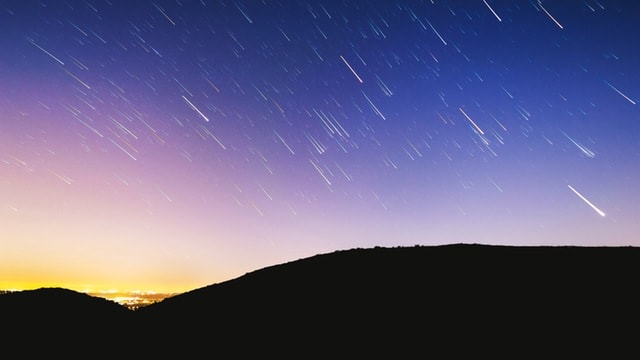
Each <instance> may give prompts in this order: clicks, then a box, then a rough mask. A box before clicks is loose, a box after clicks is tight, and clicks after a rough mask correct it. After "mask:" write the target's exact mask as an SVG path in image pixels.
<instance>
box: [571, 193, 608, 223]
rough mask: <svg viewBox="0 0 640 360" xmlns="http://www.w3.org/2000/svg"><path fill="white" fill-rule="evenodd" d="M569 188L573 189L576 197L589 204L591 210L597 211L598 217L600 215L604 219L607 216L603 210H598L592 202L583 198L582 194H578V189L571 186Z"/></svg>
mask: <svg viewBox="0 0 640 360" xmlns="http://www.w3.org/2000/svg"><path fill="white" fill-rule="evenodd" d="M567 186H568V187H569V189H571V191H573V192H574V193H575V194H576V195H578V197H580V199H582V200H583V201H584V202H586V203H587V205H589V206H591V208H592V209H593V210H595V211H596V212H597V213H598V215H600V216H602V217H604V216H606V214H605V213H604V212H603V211H602V210H600V209H598V208H597V207H596V206H595V205H593V204H592V203H591V201H589V200H587V198H585V197H584V196H582V194H580V193H579V192H578V190H576V189H574V188H573V187H571V185H567Z"/></svg>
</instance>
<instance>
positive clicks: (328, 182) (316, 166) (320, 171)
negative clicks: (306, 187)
mask: <svg viewBox="0 0 640 360" xmlns="http://www.w3.org/2000/svg"><path fill="white" fill-rule="evenodd" d="M309 162H310V163H311V165H313V167H314V168H315V169H316V171H317V172H318V174H320V176H322V178H323V179H324V181H326V182H327V184H329V185H331V181H329V179H327V177H326V176H324V172H323V171H322V169H320V168H319V167H318V165H316V164H315V163H314V162H313V160H311V159H309Z"/></svg>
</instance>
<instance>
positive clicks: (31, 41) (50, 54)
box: [29, 39, 64, 65]
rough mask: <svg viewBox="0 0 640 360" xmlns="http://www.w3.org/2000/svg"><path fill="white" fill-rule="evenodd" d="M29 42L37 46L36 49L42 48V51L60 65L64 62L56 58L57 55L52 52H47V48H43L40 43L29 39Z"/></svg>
mask: <svg viewBox="0 0 640 360" xmlns="http://www.w3.org/2000/svg"><path fill="white" fill-rule="evenodd" d="M29 42H30V43H32V44H33V46H35V47H37V48H38V49H40V50H42V52H44V53H45V54H47V55H49V56H51V58H52V59H53V60H55V61H57V62H58V63H59V64H60V65H64V63H63V62H62V60H60V59H58V58H57V57H55V56H53V54H52V53H50V52H48V51H47V50H45V49H43V48H42V47H41V46H40V45H38V44H36V42H35V41H33V40H31V39H29Z"/></svg>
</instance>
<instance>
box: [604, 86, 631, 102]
mask: <svg viewBox="0 0 640 360" xmlns="http://www.w3.org/2000/svg"><path fill="white" fill-rule="evenodd" d="M604 83H605V84H607V85H609V87H610V88H612V89H613V90H614V91H615V92H617V93H618V94H619V95H620V96H622V97H623V98H625V99H626V100H627V101H628V102H630V103H632V104H633V105H635V104H636V102H635V101H633V99H631V98H630V97H628V96H627V95H625V94H624V93H623V92H622V91H620V90H618V88H617V87H615V86H613V85H611V84H609V82H608V81H606V80H604Z"/></svg>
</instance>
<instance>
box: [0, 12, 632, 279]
mask: <svg viewBox="0 0 640 360" xmlns="http://www.w3.org/2000/svg"><path fill="white" fill-rule="evenodd" d="M638 18H640V7H639V6H638V5H637V2H636V1H631V0H630V1H607V0H575V1H573V0H567V1H564V0H563V1H551V0H547V1H538V0H529V1H512V0H508V1H507V0H504V1H503V0H500V1H498V0H464V1H462V0H460V1H456V0H449V1H440V0H431V1H426V0H425V1H391V0H380V1H364V0H353V1H330V0H323V1H315V0H313V1H307V2H305V1H289V0H280V1H271V0H264V1H258V0H235V1H234V0H218V1H208V0H173V1H164V0H163V1H146V0H139V1H125V0H122V1H121V0H85V1H75V0H67V1H53V0H50V1H47V0H43V1H23V0H14V1H7V0H4V1H1V2H0V49H1V51H0V288H35V287H41V286H63V287H67V288H71V289H76V290H87V289H91V290H98V289H119V290H134V289H137V290H150V291H160V292H174V291H186V290H191V289H193V288H197V287H201V286H205V285H209V284H212V283H216V282H220V281H224V280H228V279H231V278H234V277H237V276H240V275H242V274H244V273H246V272H248V271H253V270H256V269H259V268H262V267H265V266H269V265H274V264H277V263H282V262H286V261H290V260H295V259H299V258H302V257H307V256H312V255H315V254H318V253H324V252H331V251H334V250H338V249H348V248H354V247H372V246H376V245H378V246H401V245H416V244H422V245H438V244H447V243H463V242H464V243H486V244H508V245H583V246H593V245H608V246H620V245H632V246H638V245H640V187H639V186H638V184H640V104H637V102H639V101H640V47H639V46H637V44H638V34H640V22H639V21H638Z"/></svg>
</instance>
